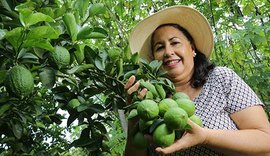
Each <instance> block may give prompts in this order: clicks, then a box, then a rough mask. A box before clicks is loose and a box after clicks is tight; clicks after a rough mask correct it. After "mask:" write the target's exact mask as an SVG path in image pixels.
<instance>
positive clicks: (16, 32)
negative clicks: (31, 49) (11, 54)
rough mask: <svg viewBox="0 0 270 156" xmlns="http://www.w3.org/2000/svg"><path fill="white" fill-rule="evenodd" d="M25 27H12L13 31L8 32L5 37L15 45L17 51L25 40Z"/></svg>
mask: <svg viewBox="0 0 270 156" xmlns="http://www.w3.org/2000/svg"><path fill="white" fill-rule="evenodd" d="M23 30H24V29H23V28H22V27H17V28H15V29H12V30H11V31H9V32H7V33H6V36H5V38H6V39H7V40H8V41H9V43H10V44H11V45H12V46H13V48H14V49H15V51H16V52H17V51H18V49H19V47H20V45H21V44H22V42H23V34H24V31H23Z"/></svg>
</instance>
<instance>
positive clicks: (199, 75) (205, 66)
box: [151, 23, 215, 88]
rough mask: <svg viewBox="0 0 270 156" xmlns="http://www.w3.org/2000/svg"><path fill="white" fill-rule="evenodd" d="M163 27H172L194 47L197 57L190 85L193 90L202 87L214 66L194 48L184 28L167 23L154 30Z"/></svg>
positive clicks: (192, 40)
mask: <svg viewBox="0 0 270 156" xmlns="http://www.w3.org/2000/svg"><path fill="white" fill-rule="evenodd" d="M163 26H172V27H174V28H176V29H178V30H180V31H181V32H182V33H183V34H184V35H185V37H186V38H187V39H188V41H189V42H190V44H191V45H193V46H194V48H195V52H196V54H197V55H196V56H195V57H194V73H193V75H192V77H191V80H190V83H191V86H192V87H193V88H199V87H202V86H203V85H204V84H205V82H206V79H207V77H208V74H209V72H210V71H211V70H212V69H214V68H215V65H214V64H212V63H210V62H209V60H208V59H207V58H206V56H205V55H204V54H203V53H202V52H200V51H199V50H198V49H197V48H196V45H195V42H194V39H193V38H192V36H191V35H190V33H189V32H188V31H187V30H186V29H185V28H183V27H181V26H180V25H178V24H173V23H168V24H162V25H160V26H159V27H157V28H156V30H157V29H158V28H160V27H163ZM153 36H154V35H152V39H151V44H152V45H153V43H152V42H153ZM151 48H152V46H151ZM152 51H153V49H152Z"/></svg>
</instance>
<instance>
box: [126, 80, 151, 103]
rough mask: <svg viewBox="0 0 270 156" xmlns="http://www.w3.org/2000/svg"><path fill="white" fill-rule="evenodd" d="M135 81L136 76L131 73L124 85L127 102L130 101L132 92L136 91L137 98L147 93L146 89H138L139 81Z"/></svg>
mask: <svg viewBox="0 0 270 156" xmlns="http://www.w3.org/2000/svg"><path fill="white" fill-rule="evenodd" d="M135 81H136V77H135V76H134V75H132V76H131V77H130V78H129V79H128V82H127V83H126V85H125V89H126V91H127V94H128V103H130V102H131V100H132V97H131V95H132V93H135V92H138V98H139V99H142V98H143V97H144V96H145V95H146V93H147V89H146V88H143V89H142V90H140V91H139V87H140V81H137V82H136V83H135Z"/></svg>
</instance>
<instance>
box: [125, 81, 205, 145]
mask: <svg viewBox="0 0 270 156" xmlns="http://www.w3.org/2000/svg"><path fill="white" fill-rule="evenodd" d="M141 86H142V87H145V88H147V89H148V92H147V94H146V96H145V98H144V99H143V100H137V101H136V102H135V107H133V109H131V110H130V112H129V116H128V119H133V118H135V117H138V119H139V120H138V122H137V124H136V126H135V128H134V129H133V130H132V142H133V145H134V146H135V147H137V148H146V147H147V146H148V144H149V143H148V141H147V140H146V139H145V137H144V135H145V134H148V135H151V136H152V137H153V143H154V144H155V145H156V146H159V147H167V146H170V145H171V144H173V142H174V141H175V140H176V139H179V138H181V137H182V135H183V133H184V132H185V131H186V130H187V129H190V128H191V126H190V125H189V124H188V119H191V120H192V121H193V122H195V123H196V124H198V125H199V126H202V120H201V119H200V117H199V116H197V115H195V114H194V113H195V104H194V102H193V101H192V100H190V98H189V96H188V95H186V94H185V93H183V92H176V93H174V94H173V95H171V96H170V97H167V96H166V92H165V90H164V89H163V87H162V85H159V87H157V85H152V84H151V83H149V81H141Z"/></svg>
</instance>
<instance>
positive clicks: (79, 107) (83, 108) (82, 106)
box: [76, 104, 89, 112]
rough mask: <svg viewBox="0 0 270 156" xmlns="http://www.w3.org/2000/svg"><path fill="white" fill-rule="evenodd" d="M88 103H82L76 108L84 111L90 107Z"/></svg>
mask: <svg viewBox="0 0 270 156" xmlns="http://www.w3.org/2000/svg"><path fill="white" fill-rule="evenodd" d="M88 107H89V106H88V105H83V104H82V105H80V106H78V107H77V108H76V109H77V111H78V112H82V111H85V110H87V109H88Z"/></svg>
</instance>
